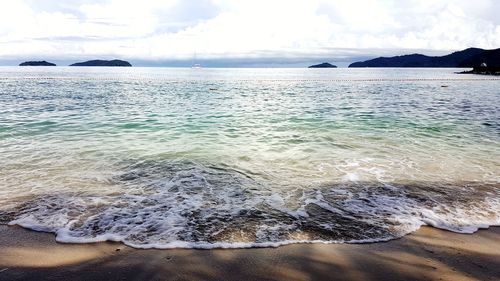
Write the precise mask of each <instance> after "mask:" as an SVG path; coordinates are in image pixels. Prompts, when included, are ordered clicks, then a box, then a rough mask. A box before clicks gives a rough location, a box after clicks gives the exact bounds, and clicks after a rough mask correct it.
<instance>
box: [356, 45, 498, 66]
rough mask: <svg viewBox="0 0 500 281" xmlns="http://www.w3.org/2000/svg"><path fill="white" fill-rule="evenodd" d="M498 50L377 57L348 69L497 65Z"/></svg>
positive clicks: (468, 50)
mask: <svg viewBox="0 0 500 281" xmlns="http://www.w3.org/2000/svg"><path fill="white" fill-rule="evenodd" d="M499 62H500V49H496V50H483V49H479V48H469V49H465V50H463V51H458V52H454V53H452V54H449V55H446V56H440V57H430V56H425V55H422V54H411V55H404V56H396V57H379V58H376V59H372V60H367V61H363V62H355V63H352V64H351V65H349V67H474V66H479V65H481V64H482V63H486V64H488V65H489V64H492V65H499V66H500V64H499Z"/></svg>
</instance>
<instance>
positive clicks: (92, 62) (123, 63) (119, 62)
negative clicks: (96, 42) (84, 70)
mask: <svg viewBox="0 0 500 281" xmlns="http://www.w3.org/2000/svg"><path fill="white" fill-rule="evenodd" d="M70 66H132V65H131V64H130V63H129V62H128V61H124V60H89V61H84V62H77V63H74V64H71V65H70Z"/></svg>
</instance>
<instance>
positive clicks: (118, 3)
mask: <svg viewBox="0 0 500 281" xmlns="http://www.w3.org/2000/svg"><path fill="white" fill-rule="evenodd" d="M473 2H474V3H472V1H466V0H457V1H444V0H442V1H439V0H409V1H405V2H403V1H395V0H393V1H391V0H387V1H382V0H381V1H376V0H366V1H351V0H336V1H333V0H332V1H326V0H309V1H308V0H294V1H284V0H266V1H264V0H254V1H244V0H204V1H203V0H200V1H182V0H163V1H157V0H141V1H132V0H108V1H104V0H102V1H99V0H93V1H91V2H87V3H86V2H85V1H62V0H61V1H55V0H54V1H43V2H40V1H38V2H36V5H35V4H34V3H35V2H33V1H29V0H25V1H23V0H12V1H2V2H1V3H0V58H1V57H4V58H5V57H20V56H21V57H22V56H30V55H36V56H52V57H54V56H61V57H75V56H79V57H81V56H87V57H89V56H103V55H114V56H120V57H125V58H138V59H175V58H191V57H192V56H193V54H194V53H196V54H197V55H198V56H199V57H212V58H216V57H260V56H266V55H268V56H284V57H285V56H317V55H330V56H335V55H339V54H340V50H345V49H359V50H360V51H359V52H365V51H364V50H366V49H373V50H384V49H404V50H408V49H419V50H422V49H427V50H443V51H449V50H458V49H462V48H466V47H469V46H477V47H483V48H498V47H500V19H498V17H496V14H495V11H499V10H500V4H499V3H498V2H497V1H492V0H476V1H473ZM361 50H363V51H361Z"/></svg>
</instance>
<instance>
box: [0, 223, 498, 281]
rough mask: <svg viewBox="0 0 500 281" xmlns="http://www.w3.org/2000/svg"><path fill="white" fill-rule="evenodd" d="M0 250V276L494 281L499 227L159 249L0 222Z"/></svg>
mask: <svg viewBox="0 0 500 281" xmlns="http://www.w3.org/2000/svg"><path fill="white" fill-rule="evenodd" d="M0 252H1V253H2V255H0V280H498V279H497V278H498V276H500V227H498V226H492V227H490V228H489V229H482V230H479V231H477V232H476V233H474V234H458V233H453V232H449V231H446V230H440V229H436V228H433V227H429V226H423V227H421V228H420V229H419V230H417V231H416V232H414V233H412V234H409V235H407V236H404V237H402V238H400V239H396V240H391V241H387V242H377V243H368V244H323V243H321V244H320V243H314V244H291V245H285V246H280V247H277V248H246V249H210V250H202V249H168V250H159V249H134V248H131V247H128V246H126V245H124V244H122V243H118V242H99V243H91V244H62V243H57V242H56V241H55V236H54V234H51V233H44V232H36V231H32V230H27V229H24V228H22V227H19V226H7V225H0Z"/></svg>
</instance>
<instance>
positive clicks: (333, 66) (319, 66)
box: [308, 62, 337, 68]
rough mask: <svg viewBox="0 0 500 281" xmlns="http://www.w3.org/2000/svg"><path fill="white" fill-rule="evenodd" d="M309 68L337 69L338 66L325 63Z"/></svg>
mask: <svg viewBox="0 0 500 281" xmlns="http://www.w3.org/2000/svg"><path fill="white" fill-rule="evenodd" d="M308 68H337V66H336V65H333V64H331V63H328V62H324V63H320V64H315V65H311V66H309V67H308Z"/></svg>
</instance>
